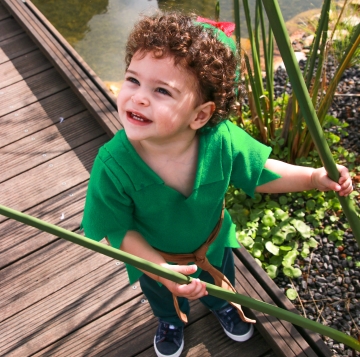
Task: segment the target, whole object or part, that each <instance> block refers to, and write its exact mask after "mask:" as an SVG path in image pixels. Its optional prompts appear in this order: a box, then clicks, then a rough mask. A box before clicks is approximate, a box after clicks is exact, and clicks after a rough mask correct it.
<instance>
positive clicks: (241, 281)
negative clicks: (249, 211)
mask: <svg viewBox="0 0 360 357" xmlns="http://www.w3.org/2000/svg"><path fill="white" fill-rule="evenodd" d="M235 265H236V267H237V272H236V277H237V285H236V287H237V290H238V292H239V293H240V294H244V295H248V296H251V297H252V298H254V299H258V300H260V301H264V302H266V303H268V304H272V305H275V304H274V303H273V301H272V300H271V298H270V297H269V296H268V295H267V293H266V292H264V290H263V289H262V288H261V286H260V284H259V283H258V282H257V281H256V280H255V279H254V278H253V277H252V275H251V274H248V271H247V269H246V268H245V267H244V266H243V264H242V263H241V262H240V261H239V260H235ZM245 310H246V311H248V314H249V316H250V317H253V318H254V319H255V320H257V321H258V322H259V324H257V328H258V329H259V331H260V332H261V334H262V335H263V336H264V337H265V338H266V339H267V341H268V342H269V344H270V346H271V347H272V349H273V350H274V351H275V352H276V353H277V354H278V355H279V356H284V357H290V356H299V357H300V356H301V357H305V356H309V357H310V356H311V357H316V354H314V353H311V351H310V352H309V354H307V353H304V349H303V348H302V346H304V345H305V346H306V347H308V346H307V343H306V342H305V341H304V340H303V339H302V337H301V336H300V334H299V333H296V332H297V331H296V329H295V328H294V327H293V325H292V324H290V323H287V322H286V321H280V320H278V319H277V318H274V317H272V316H269V315H266V314H263V313H260V312H258V311H253V310H248V309H245ZM298 339H299V340H298Z"/></svg>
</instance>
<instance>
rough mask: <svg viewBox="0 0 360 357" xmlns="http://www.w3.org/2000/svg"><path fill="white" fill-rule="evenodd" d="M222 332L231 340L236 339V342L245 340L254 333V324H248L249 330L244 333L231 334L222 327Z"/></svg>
mask: <svg viewBox="0 0 360 357" xmlns="http://www.w3.org/2000/svg"><path fill="white" fill-rule="evenodd" d="M224 332H225V333H226V334H227V336H228V337H230V338H231V339H232V340H234V341H236V342H245V341H247V340H248V339H250V338H251V336H252V335H253V333H254V326H253V325H252V324H251V325H250V330H249V331H248V332H246V333H245V334H244V335H233V334H232V333H230V332H229V331H226V330H225V329H224Z"/></svg>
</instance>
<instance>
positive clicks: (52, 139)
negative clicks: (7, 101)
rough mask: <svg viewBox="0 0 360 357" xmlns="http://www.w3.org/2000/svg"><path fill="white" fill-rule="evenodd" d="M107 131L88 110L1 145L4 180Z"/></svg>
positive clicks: (0, 161)
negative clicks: (11, 142) (8, 143)
mask: <svg viewBox="0 0 360 357" xmlns="http://www.w3.org/2000/svg"><path fill="white" fill-rule="evenodd" d="M103 133H104V131H103V129H102V128H101V127H100V125H99V124H98V123H97V121H96V120H94V119H93V118H92V117H91V116H90V114H89V113H88V112H87V111H86V112H82V113H80V114H77V115H75V116H72V117H70V118H68V119H66V120H64V121H63V122H62V123H57V124H56V125H52V126H50V127H48V128H46V129H44V130H41V131H39V132H37V133H34V134H33V135H31V136H27V137H25V138H23V139H21V140H18V141H16V142H14V143H13V144H10V145H7V146H5V147H3V148H0V167H4V168H6V170H5V172H3V173H2V174H1V177H0V183H1V182H3V181H6V180H8V179H10V178H11V177H14V176H17V175H19V174H21V173H23V172H25V171H27V170H29V169H32V168H33V167H35V166H38V165H40V164H42V163H44V162H47V161H49V160H52V159H54V158H56V157H58V156H59V155H62V154H64V153H66V152H68V151H70V150H72V149H75V148H77V147H78V146H80V145H82V144H85V143H86V142H88V141H90V140H93V139H95V138H97V137H99V136H101V135H103Z"/></svg>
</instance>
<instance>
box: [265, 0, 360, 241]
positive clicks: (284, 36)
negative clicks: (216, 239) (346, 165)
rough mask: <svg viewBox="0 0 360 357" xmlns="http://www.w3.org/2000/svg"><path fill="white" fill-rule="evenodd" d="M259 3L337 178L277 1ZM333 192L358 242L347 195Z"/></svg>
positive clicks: (359, 225) (358, 222)
mask: <svg viewBox="0 0 360 357" xmlns="http://www.w3.org/2000/svg"><path fill="white" fill-rule="evenodd" d="M263 4H264V7H265V10H266V13H267V16H268V19H269V21H270V24H271V27H272V29H273V33H274V36H275V39H276V43H277V44H278V46H279V50H280V53H281V56H282V59H283V61H284V64H285V67H286V70H287V73H288V75H289V79H290V82H291V85H292V88H293V91H294V93H295V94H296V97H297V99H298V102H299V106H300V109H301V111H302V113H303V116H304V118H305V121H306V124H307V125H308V129H309V131H310V134H311V136H312V138H313V140H314V142H315V145H316V147H317V149H318V152H319V155H320V158H321V160H322V162H323V165H324V166H325V168H326V171H327V172H328V175H329V177H330V178H331V179H332V180H333V181H336V182H337V181H338V179H339V172H338V170H337V167H336V164H335V162H334V159H333V157H332V155H331V151H330V149H329V146H328V144H327V142H326V139H325V137H324V133H323V131H322V128H321V126H320V123H319V120H318V117H317V115H316V112H315V109H314V106H313V105H312V102H311V98H310V95H309V92H308V90H307V87H306V85H305V81H304V79H303V77H302V75H301V72H300V68H299V65H298V63H297V60H296V57H295V54H294V51H293V49H292V47H291V43H290V39H289V36H288V33H287V30H286V27H285V22H284V19H283V17H282V15H281V11H280V8H279V4H278V2H277V1H276V0H263ZM337 196H338V199H339V201H340V204H341V206H342V208H343V211H344V213H345V215H346V217H347V219H348V222H349V224H350V226H351V229H352V231H353V234H354V237H355V238H356V240H357V243H358V244H359V245H360V218H359V217H358V216H357V214H356V212H355V208H354V205H353V202H352V201H351V199H350V198H349V197H343V196H339V195H337Z"/></svg>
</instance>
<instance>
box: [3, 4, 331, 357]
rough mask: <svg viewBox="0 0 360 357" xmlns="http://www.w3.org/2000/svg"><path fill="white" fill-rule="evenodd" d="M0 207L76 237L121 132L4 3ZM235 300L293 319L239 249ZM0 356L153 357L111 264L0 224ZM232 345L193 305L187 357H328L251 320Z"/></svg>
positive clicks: (51, 42) (34, 26)
mask: <svg viewBox="0 0 360 357" xmlns="http://www.w3.org/2000/svg"><path fill="white" fill-rule="evenodd" d="M0 29H1V31H0V168H1V171H0V204H3V205H6V206H9V207H11V208H14V209H17V210H20V211H23V212H25V213H27V214H30V215H33V216H35V217H38V218H40V219H43V220H45V221H48V222H50V223H53V224H56V225H59V226H61V227H63V228H66V229H68V230H72V231H77V230H78V228H79V223H80V221H81V217H82V209H83V205H84V198H85V193H86V187H87V181H88V179H89V172H90V170H91V166H92V163H93V160H94V158H95V155H96V153H97V150H98V148H99V147H100V146H101V145H102V144H104V143H105V142H106V141H107V140H109V137H110V136H111V135H113V134H114V133H115V132H116V131H117V130H119V128H120V124H119V122H118V120H117V117H116V109H115V104H114V98H112V97H111V94H109V93H108V92H107V91H106V90H105V89H104V87H103V85H102V83H101V81H99V80H98V78H96V76H95V74H94V73H92V71H91V69H89V68H88V66H87V65H86V64H85V63H84V62H83V60H82V59H81V58H80V57H79V56H78V55H77V54H76V53H75V52H74V51H73V49H72V48H70V46H69V45H68V44H67V43H66V41H65V40H64V39H63V38H62V37H61V35H60V34H58V33H57V31H56V30H55V29H54V28H53V27H52V26H51V25H50V24H49V23H48V22H47V21H46V20H45V19H44V18H43V17H42V15H41V14H39V13H38V11H37V10H36V9H35V8H34V7H33V5H32V4H31V3H30V2H25V1H22V0H0ZM235 253H236V256H235V258H236V259H235V260H236V267H237V271H236V274H237V288H238V291H239V292H240V293H242V294H246V295H250V296H252V297H253V298H256V299H259V300H263V301H266V302H268V303H271V304H277V305H278V306H282V307H284V308H287V309H292V310H293V311H296V310H295V308H294V307H293V306H292V305H291V303H290V302H289V301H288V300H287V299H286V298H285V297H284V296H283V294H282V293H281V292H280V291H279V289H278V288H277V287H276V285H275V284H274V283H273V282H272V281H271V280H270V279H269V278H268V277H267V275H266V274H265V273H264V272H263V271H262V270H261V269H260V268H259V267H258V266H257V265H256V264H255V263H254V261H253V260H252V258H251V256H250V255H249V254H248V253H247V252H246V251H244V250H239V251H236V252H235ZM0 289H1V295H0V331H1V333H0V356H19V357H24V356H67V357H68V356H71V357H72V356H122V357H126V356H142V357H145V356H154V355H155V354H154V352H153V347H152V343H153V335H154V330H155V328H156V325H157V321H156V319H155V318H154V317H153V316H152V314H151V311H150V307H149V304H148V303H147V301H146V299H145V297H144V296H143V294H142V292H141V289H140V287H139V286H138V284H135V285H133V286H130V285H129V284H128V280H127V276H126V273H125V267H124V265H123V264H122V263H120V262H117V261H115V260H113V259H111V258H108V257H106V256H102V255H100V254H97V253H94V252H92V251H89V250H86V249H85V248H82V247H80V246H77V245H75V244H72V243H69V242H67V241H65V240H62V239H59V238H57V237H54V236H51V235H49V234H47V233H42V232H39V231H37V230H36V229H34V228H31V227H27V226H24V225H22V224H20V223H17V222H15V221H12V220H9V219H6V218H5V217H3V216H0ZM248 315H249V316H250V317H254V318H256V320H257V321H258V322H257V324H256V333H255V335H254V337H253V338H252V339H251V340H249V341H247V342H245V343H242V344H238V343H235V342H233V341H231V340H229V339H228V338H227V337H226V336H225V334H224V333H223V331H222V329H221V327H220V326H219V324H218V322H217V321H216V319H215V318H214V317H213V315H212V314H210V313H209V311H207V310H206V309H205V308H204V307H203V306H202V305H201V304H199V303H198V302H194V303H193V304H192V314H191V318H190V321H189V324H188V325H187V326H186V329H185V349H184V352H183V356H235V355H239V354H241V355H242V356H252V357H260V356H263V357H265V356H267V357H271V356H286V357H291V356H304V357H305V356H309V357H316V356H330V355H331V354H330V352H329V350H328V349H327V348H326V346H325V345H324V344H323V342H322V340H321V339H320V338H319V336H317V335H316V334H311V333H309V332H308V331H302V330H301V329H299V330H297V329H296V328H295V327H294V326H293V325H291V324H289V323H286V322H282V321H279V320H278V319H276V318H272V317H270V316H267V315H265V314H262V313H258V312H256V311H248Z"/></svg>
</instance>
